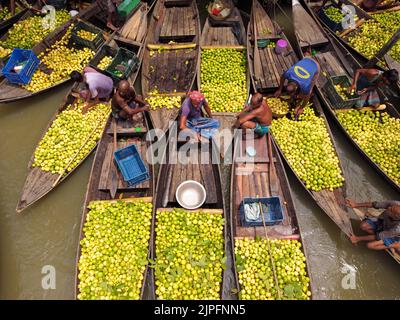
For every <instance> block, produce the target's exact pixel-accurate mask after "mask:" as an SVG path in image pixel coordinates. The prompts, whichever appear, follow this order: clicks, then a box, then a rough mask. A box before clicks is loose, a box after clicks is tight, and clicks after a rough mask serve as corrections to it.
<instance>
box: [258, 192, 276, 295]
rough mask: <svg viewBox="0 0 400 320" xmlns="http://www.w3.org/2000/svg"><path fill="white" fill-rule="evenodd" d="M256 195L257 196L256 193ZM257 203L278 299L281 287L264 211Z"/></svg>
mask: <svg viewBox="0 0 400 320" xmlns="http://www.w3.org/2000/svg"><path fill="white" fill-rule="evenodd" d="M256 197H257V198H258V195H257V196H256ZM257 204H258V207H259V208H260V213H261V219H262V222H263V226H264V233H265V238H266V239H267V246H268V254H269V258H270V259H271V265H272V273H273V274H274V280H275V286H276V290H277V292H278V298H279V300H281V298H282V296H281V288H280V287H279V282H278V277H277V275H276V269H275V260H274V257H273V256H272V251H271V244H270V243H269V237H268V231H267V226H266V224H265V218H264V212H263V210H262V205H261V203H260V202H257Z"/></svg>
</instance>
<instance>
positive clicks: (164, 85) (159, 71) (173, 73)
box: [144, 49, 198, 93]
mask: <svg viewBox="0 0 400 320" xmlns="http://www.w3.org/2000/svg"><path fill="white" fill-rule="evenodd" d="M197 59H198V50H196V49H178V50H165V51H161V52H159V51H152V53H151V54H150V68H149V74H148V75H144V77H148V80H149V92H151V91H153V90H155V89H156V90H157V91H158V93H170V92H173V91H175V90H176V92H186V91H187V90H188V87H189V85H188V84H190V83H192V80H193V77H194V76H195V73H196V67H197Z"/></svg>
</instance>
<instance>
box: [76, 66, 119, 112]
mask: <svg viewBox="0 0 400 320" xmlns="http://www.w3.org/2000/svg"><path fill="white" fill-rule="evenodd" d="M70 77H71V79H72V80H73V81H75V82H80V83H81V88H80V91H79V95H80V96H81V98H82V99H83V100H84V101H85V102H86V105H88V106H92V105H95V104H98V103H99V102H100V100H103V101H105V100H109V99H110V98H111V95H112V92H113V89H114V83H113V80H112V79H111V78H110V77H107V76H106V75H104V74H102V73H100V72H97V70H95V69H93V68H90V67H86V68H85V69H83V75H82V74H81V73H79V72H77V71H72V72H71V75H70ZM82 87H83V88H82Z"/></svg>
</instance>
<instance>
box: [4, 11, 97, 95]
mask: <svg viewBox="0 0 400 320" xmlns="http://www.w3.org/2000/svg"><path fill="white" fill-rule="evenodd" d="M99 10H100V8H99V7H98V6H97V5H96V4H93V5H91V6H90V7H88V8H87V9H85V10H84V11H83V12H81V13H80V14H79V15H78V16H75V17H74V18H71V19H70V20H69V21H68V22H66V23H65V24H63V25H62V26H60V27H58V28H57V29H56V30H54V31H53V32H51V33H50V34H49V35H48V36H46V37H45V38H44V39H43V40H42V41H41V42H39V43H38V44H36V45H35V46H34V47H33V48H32V50H33V52H34V53H35V54H36V55H39V54H40V53H42V52H46V50H47V49H49V48H50V47H51V46H52V45H54V44H55V43H56V42H57V41H59V40H60V39H61V38H62V37H63V36H64V35H65V33H66V32H67V30H68V28H69V27H70V26H71V24H73V23H75V22H76V21H77V19H81V20H83V21H89V20H90V19H92V18H93V17H95V16H96V15H97V14H98V12H99ZM33 15H34V13H33V11H28V12H27V13H26V14H25V16H24V17H23V19H25V18H27V17H30V16H33ZM6 37H7V34H6V35H4V36H3V38H1V39H0V41H1V40H4V39H5V38H6ZM39 67H40V66H39ZM69 80H70V79H66V80H63V81H61V82H59V83H57V84H54V85H52V86H50V87H47V88H45V89H42V90H39V91H36V92H31V91H29V90H26V89H24V88H23V87H22V86H20V85H15V84H11V83H9V82H8V80H7V79H5V78H4V77H3V78H2V79H1V80H0V103H10V102H15V101H18V100H22V99H27V98H31V97H34V96H37V95H40V94H42V93H45V92H48V91H50V90H52V89H54V88H56V87H58V86H60V85H62V84H64V83H66V82H68V81H69Z"/></svg>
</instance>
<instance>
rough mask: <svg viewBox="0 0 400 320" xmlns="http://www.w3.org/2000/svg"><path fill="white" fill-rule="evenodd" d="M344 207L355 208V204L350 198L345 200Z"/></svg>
mask: <svg viewBox="0 0 400 320" xmlns="http://www.w3.org/2000/svg"><path fill="white" fill-rule="evenodd" d="M346 205H347V206H348V207H350V208H355V207H356V206H357V203H356V202H355V201H354V200H353V199H351V198H346Z"/></svg>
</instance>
